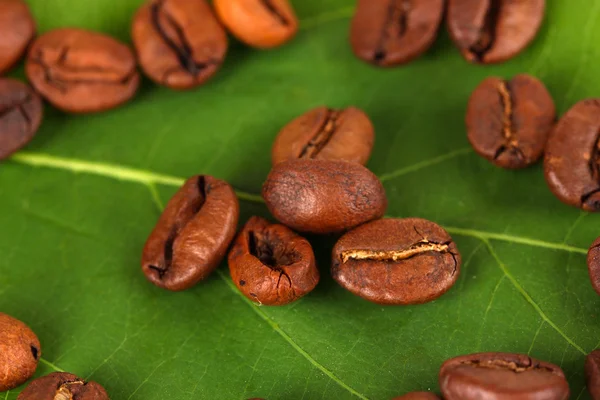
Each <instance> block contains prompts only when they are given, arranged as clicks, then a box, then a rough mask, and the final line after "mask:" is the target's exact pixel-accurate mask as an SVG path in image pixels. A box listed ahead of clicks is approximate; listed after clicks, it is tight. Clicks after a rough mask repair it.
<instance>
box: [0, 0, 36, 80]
mask: <svg viewBox="0 0 600 400" xmlns="http://www.w3.org/2000/svg"><path fill="white" fill-rule="evenodd" d="M34 35H35V22H34V20H33V17H32V16H31V12H30V11H29V7H27V3H25V2H24V1H23V0H2V1H0V74H3V73H5V72H6V71H8V70H9V69H11V68H12V67H13V66H14V65H15V64H16V63H17V62H18V61H19V60H20V59H21V57H23V54H25V50H27V45H28V44H29V42H31V39H33V36H34Z"/></svg>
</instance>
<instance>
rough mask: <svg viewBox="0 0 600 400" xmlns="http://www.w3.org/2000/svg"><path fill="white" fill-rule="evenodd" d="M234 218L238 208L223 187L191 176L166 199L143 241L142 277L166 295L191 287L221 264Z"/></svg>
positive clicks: (232, 233) (230, 192)
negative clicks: (158, 217) (173, 194)
mask: <svg viewBox="0 0 600 400" xmlns="http://www.w3.org/2000/svg"><path fill="white" fill-rule="evenodd" d="M238 217H239V203H238V200H237V197H236V195H235V192H234V190H233V188H232V187H231V186H230V185H229V184H228V183H227V182H225V181H222V180H220V179H216V178H213V177H212V176H208V175H200V176H193V177H191V178H190V179H188V180H187V181H186V182H185V184H184V185H183V186H182V187H181V189H179V191H177V193H175V196H173V198H172V199H171V200H169V203H168V204H167V206H166V207H165V210H164V212H163V213H162V215H161V216H160V219H159V220H158V223H157V224H156V227H155V228H154V230H153V231H152V233H151V234H150V237H149V238H148V241H147V242H146V246H145V247H144V251H143V253H142V270H143V271H144V274H145V275H146V278H148V280H149V281H150V282H152V283H154V284H155V285H156V286H159V287H162V288H165V289H169V290H184V289H188V288H190V287H192V286H194V285H195V284H196V283H198V282H199V281H201V280H203V279H204V278H206V277H207V276H208V275H209V274H210V273H211V272H212V271H213V270H214V269H215V268H217V266H218V265H219V263H220V262H221V260H223V257H224V256H225V253H226V252H227V248H228V247H229V244H230V243H231V241H232V240H233V237H234V236H235V230H236V227H237V222H238Z"/></svg>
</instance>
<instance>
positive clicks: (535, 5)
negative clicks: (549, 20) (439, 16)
mask: <svg viewBox="0 0 600 400" xmlns="http://www.w3.org/2000/svg"><path fill="white" fill-rule="evenodd" d="M545 8H546V1H545V0H526V1H522V0H448V11H447V14H446V18H447V21H448V31H449V32H450V36H451V37H452V40H454V43H455V44H456V46H457V47H458V48H459V50H460V52H461V53H462V55H463V57H464V58H465V59H466V60H467V61H470V62H472V63H483V64H491V63H499V62H503V61H506V60H508V59H511V58H513V57H514V56H516V55H517V54H518V53H520V52H521V51H523V49H525V48H526V47H527V45H528V44H529V43H530V42H531V41H532V40H533V39H534V38H535V35H536V34H537V32H538V30H539V29H540V26H541V25H542V21H543V19H544V11H545Z"/></svg>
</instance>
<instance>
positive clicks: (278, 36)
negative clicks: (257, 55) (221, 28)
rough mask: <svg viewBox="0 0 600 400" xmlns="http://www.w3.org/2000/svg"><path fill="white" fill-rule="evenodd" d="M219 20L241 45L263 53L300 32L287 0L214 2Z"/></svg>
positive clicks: (219, 0)
mask: <svg viewBox="0 0 600 400" xmlns="http://www.w3.org/2000/svg"><path fill="white" fill-rule="evenodd" d="M213 4H214V7H215V11H216V12H217V15H218V16H219V19H220V20H221V22H222V23H223V25H225V26H226V27H227V29H228V30H229V31H230V32H231V33H232V34H233V35H234V36H235V37H237V38H238V39H239V40H241V41H242V42H244V43H246V44H248V45H250V46H253V47H258V48H260V49H268V48H272V47H277V46H280V45H282V44H283V43H285V42H287V41H289V40H290V39H292V38H293V37H294V35H296V32H297V31H298V18H296V14H295V13H294V9H293V8H292V6H291V4H290V3H289V1H288V0H214V3H213Z"/></svg>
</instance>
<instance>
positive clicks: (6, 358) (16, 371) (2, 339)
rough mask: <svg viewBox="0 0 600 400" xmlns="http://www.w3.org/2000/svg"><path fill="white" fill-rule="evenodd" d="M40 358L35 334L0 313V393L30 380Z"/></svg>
mask: <svg viewBox="0 0 600 400" xmlns="http://www.w3.org/2000/svg"><path fill="white" fill-rule="evenodd" d="M41 356H42V350H41V347H40V341H39V340H38V338H37V336H36V335H35V333H33V331H32V330H31V329H29V327H28V326H27V325H25V324H24V323H23V322H21V321H19V320H18V319H16V318H13V317H11V316H9V315H6V314H3V313H0V392H4V391H7V390H11V389H14V388H16V387H17V386H20V385H22V384H23V383H25V381H26V380H27V379H29V378H31V377H32V376H33V374H34V373H35V370H36V368H37V365H38V361H39V360H40V357H41Z"/></svg>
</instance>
